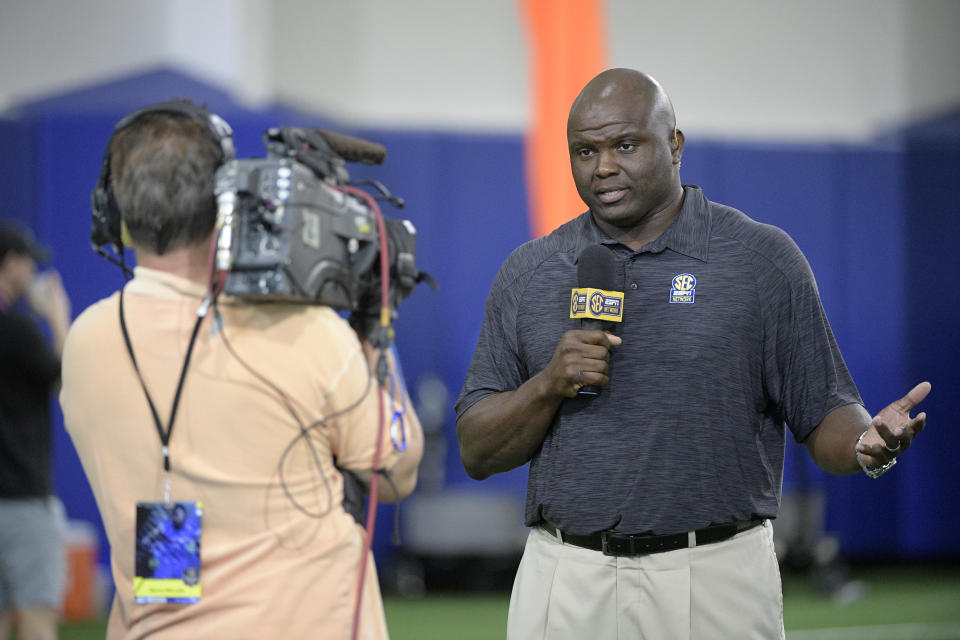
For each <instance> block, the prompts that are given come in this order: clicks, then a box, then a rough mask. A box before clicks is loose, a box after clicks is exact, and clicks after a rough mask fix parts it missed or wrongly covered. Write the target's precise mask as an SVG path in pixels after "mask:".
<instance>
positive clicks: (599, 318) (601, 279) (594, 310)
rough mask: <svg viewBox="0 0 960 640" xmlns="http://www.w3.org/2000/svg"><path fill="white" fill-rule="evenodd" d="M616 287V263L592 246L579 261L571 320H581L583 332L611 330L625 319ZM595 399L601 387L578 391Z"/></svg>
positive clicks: (599, 247)
mask: <svg viewBox="0 0 960 640" xmlns="http://www.w3.org/2000/svg"><path fill="white" fill-rule="evenodd" d="M616 288H617V260H616V258H615V257H614V255H613V252H612V251H610V249H608V248H607V247H605V246H604V245H602V244H593V245H590V246H588V247H586V248H585V249H584V250H583V251H581V252H580V256H579V257H578V258H577V288H576V289H574V290H573V291H572V292H571V299H570V317H571V318H580V328H581V329H600V330H601V331H606V330H610V329H612V328H613V326H614V324H613V323H615V322H621V321H622V320H623V292H622V291H616V290H615V289H616ZM577 393H578V394H580V395H589V396H596V395H599V394H600V387H598V386H596V385H586V386H584V387H581V388H580V390H579V391H578V392H577Z"/></svg>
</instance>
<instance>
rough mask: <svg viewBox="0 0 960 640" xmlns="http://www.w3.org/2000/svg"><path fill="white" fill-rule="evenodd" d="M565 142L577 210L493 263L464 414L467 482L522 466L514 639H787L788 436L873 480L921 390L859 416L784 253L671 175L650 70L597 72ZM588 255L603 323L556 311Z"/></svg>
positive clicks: (670, 119) (902, 443) (762, 232)
mask: <svg viewBox="0 0 960 640" xmlns="http://www.w3.org/2000/svg"><path fill="white" fill-rule="evenodd" d="M567 140H568V145H569V151H570V162H571V166H572V169H573V176H574V181H575V183H576V185H577V190H578V192H579V193H580V196H581V198H583V200H584V202H585V203H586V204H587V205H588V206H589V209H590V210H589V211H588V212H586V213H584V214H582V215H581V216H579V217H578V218H576V219H574V220H572V221H570V222H568V223H567V224H564V225H563V226H561V227H559V228H558V229H556V230H555V231H554V232H553V233H551V234H550V235H548V236H546V237H543V238H539V239H537V240H533V241H531V242H528V243H527V244H525V245H523V246H521V247H520V248H518V249H517V250H516V251H514V252H513V253H512V254H511V255H510V257H509V258H508V259H507V260H506V262H504V264H503V266H502V267H501V268H500V272H499V274H498V275H497V278H496V280H495V282H494V284H493V288H492V290H491V292H490V296H489V298H488V299H487V306H486V312H485V315H484V321H483V327H482V329H481V334H480V338H479V340H478V343H477V348H476V352H475V354H474V358H473V362H472V364H471V366H470V370H469V372H468V374H467V379H466V382H465V383H464V387H463V391H462V392H461V395H460V398H459V399H458V401H457V406H456V410H457V416H458V417H457V433H458V436H459V439H460V454H461V458H462V460H463V463H464V466H465V467H466V470H467V472H468V473H469V474H470V475H471V476H472V477H474V478H477V479H483V478H486V477H488V476H490V475H492V474H494V473H499V472H502V471H507V470H509V469H512V468H515V467H517V466H520V465H522V464H524V463H526V462H527V461H530V475H529V483H528V489H527V505H526V524H527V525H528V526H531V527H533V530H532V531H531V533H530V537H529V538H528V541H527V547H526V549H525V551H524V557H523V560H522V562H521V565H520V569H519V570H518V573H517V579H516V582H515V585H514V591H513V596H512V598H511V604H510V615H509V623H508V633H507V635H508V638H511V639H521V638H551V639H554V640H555V639H557V638H571V639H573V638H578V639H579V638H587V637H590V638H598V639H604V638H618V637H619V638H639V637H644V638H671V639H676V638H733V637H736V638H776V637H780V638H782V637H783V636H784V631H783V620H782V598H781V592H780V576H779V571H778V567H777V560H776V557H775V555H774V552H773V541H772V528H771V526H770V524H769V521H768V519H769V518H773V517H776V515H777V511H778V509H779V502H780V485H781V478H782V472H783V452H784V439H785V435H786V432H785V427H789V429H790V430H791V432H792V434H793V437H794V438H795V439H796V440H797V441H799V442H803V443H804V444H805V445H806V446H807V448H808V450H809V451H810V454H811V456H812V457H813V458H814V460H815V461H816V462H817V464H818V465H819V466H820V467H822V468H823V469H825V470H827V471H830V472H832V473H838V474H849V473H855V472H858V471H861V470H863V471H865V472H866V473H867V474H868V475H871V476H873V477H878V476H879V475H880V474H881V473H883V472H884V471H886V470H887V469H889V468H890V467H891V466H892V465H893V464H894V462H895V458H896V456H897V455H899V454H901V453H902V452H903V451H905V450H906V449H908V448H909V446H910V443H911V441H912V440H913V438H914V437H915V436H916V435H917V434H918V433H919V432H920V431H921V430H922V429H923V426H924V423H925V420H926V416H925V414H923V413H920V414H918V415H917V416H916V417H913V418H911V417H910V410H911V409H912V408H913V407H914V406H915V405H916V404H918V403H919V402H920V401H922V400H923V398H924V397H926V395H927V393H928V392H929V390H930V385H929V383H926V382H924V383H921V384H919V385H917V386H916V387H915V388H914V389H912V390H911V391H910V392H909V393H908V394H907V396H905V397H904V398H902V399H901V400H898V401H897V402H894V403H893V404H891V405H889V406H888V407H886V408H885V409H883V410H882V411H881V412H880V413H879V414H877V415H876V416H875V417H871V416H870V415H869V414H868V413H867V411H866V410H865V409H864V407H863V404H862V401H861V399H860V395H859V393H858V392H857V388H856V386H855V384H854V382H853V380H852V379H851V377H850V374H849V372H848V371H847V368H846V366H845V365H844V362H843V357H842V356H841V354H840V351H839V349H838V348H837V344H836V341H835V340H834V337H833V333H832V332H831V330H830V326H829V323H828V322H827V318H826V316H825V314H824V312H823V308H822V306H821V304H820V299H819V295H818V293H817V287H816V283H815V281H814V277H813V274H812V272H811V271H810V267H809V266H808V264H807V261H806V259H805V258H804V256H803V254H802V253H801V252H800V250H799V249H798V248H797V246H796V244H794V242H793V241H792V240H791V239H790V238H789V237H788V236H787V235H786V234H785V233H784V232H783V231H781V230H780V229H777V228H775V227H771V226H769V225H764V224H760V223H758V222H755V221H753V220H751V219H750V218H748V217H747V216H746V215H744V214H743V213H741V212H740V211H737V210H736V209H733V208H730V207H727V206H724V205H721V204H717V203H714V202H711V201H709V200H708V199H707V198H706V197H705V196H704V194H703V193H702V192H701V191H700V189H699V188H697V187H691V186H683V185H682V184H681V182H680V174H679V168H680V160H681V156H682V154H683V144H684V137H683V133H682V132H681V131H680V130H679V129H677V127H676V121H675V116H674V113H673V107H672V105H671V103H670V100H669V98H668V97H667V96H666V94H665V93H664V91H663V89H662V88H661V87H660V85H659V84H658V83H657V82H656V81H655V80H654V79H653V78H651V77H649V76H647V75H645V74H642V73H639V72H637V71H633V70H629V69H612V70H608V71H605V72H603V73H601V74H600V75H598V76H597V77H596V78H594V79H593V80H592V81H591V82H590V83H588V84H587V86H586V87H585V88H584V89H583V91H582V92H581V93H580V95H579V96H578V97H577V99H576V101H575V102H574V104H573V106H572V108H571V110H570V117H569V120H568V123H567ZM591 245H603V246H605V247H607V248H608V249H609V251H611V252H612V253H613V255H614V258H615V264H616V270H615V275H614V277H615V279H616V280H617V281H618V283H619V286H618V290H621V291H623V292H624V303H623V306H624V308H625V309H626V310H627V311H626V312H625V313H624V314H623V322H622V323H620V324H619V325H618V326H617V327H616V328H615V329H614V330H612V332H607V331H600V330H587V329H580V328H579V323H578V321H577V320H571V319H570V318H569V309H570V291H571V289H572V288H574V287H577V286H578V283H577V260H578V256H580V253H581V251H583V249H584V248H585V247H588V246H591ZM585 385H596V386H599V387H601V389H602V391H601V393H600V395H597V396H584V395H580V394H578V391H580V389H581V388H582V387H583V386H585Z"/></svg>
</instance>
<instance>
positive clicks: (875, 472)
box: [853, 429, 897, 479]
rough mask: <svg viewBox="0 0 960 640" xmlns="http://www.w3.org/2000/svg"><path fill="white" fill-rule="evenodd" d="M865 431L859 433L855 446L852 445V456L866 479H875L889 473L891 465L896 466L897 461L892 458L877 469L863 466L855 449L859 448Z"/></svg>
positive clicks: (858, 452)
mask: <svg viewBox="0 0 960 640" xmlns="http://www.w3.org/2000/svg"><path fill="white" fill-rule="evenodd" d="M867 431H869V429H867ZM867 431H864V432H863V433H861V434H860V437H859V438H857V444H855V445H853V455H854V456H856V458H857V464H859V465H860V468H861V469H863V472H864V473H865V474H867V477H869V478H874V479H876V478H879V477H880V476H882V475H883V474H885V473H886V472H887V471H890V469H892V468H893V465H895V464H897V459H896V458H893V459H892V460H891V461H890V462H888V463H887V464H885V465H882V466H879V467H868V466H867V465H865V464H863V460H862V459H861V458H860V451H859V450H858V449H857V447H859V446H860V441H861V440H863V436H865V435H867Z"/></svg>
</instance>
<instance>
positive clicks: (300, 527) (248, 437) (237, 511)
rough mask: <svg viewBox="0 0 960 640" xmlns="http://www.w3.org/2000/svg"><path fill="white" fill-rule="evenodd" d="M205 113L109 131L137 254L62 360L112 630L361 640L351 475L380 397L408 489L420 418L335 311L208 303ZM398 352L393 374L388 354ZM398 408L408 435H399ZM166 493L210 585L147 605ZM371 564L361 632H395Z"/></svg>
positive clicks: (393, 479) (210, 201)
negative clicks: (110, 592) (109, 587)
mask: <svg viewBox="0 0 960 640" xmlns="http://www.w3.org/2000/svg"><path fill="white" fill-rule="evenodd" d="M185 105H189V103H185ZM185 108H186V107H185ZM193 108H194V109H195V110H196V112H197V113H199V114H203V115H202V116H201V117H191V116H187V115H184V114H182V113H175V112H168V111H164V110H162V109H160V110H150V109H148V110H144V111H142V112H137V113H139V114H140V115H134V116H133V117H132V119H131V118H130V117H128V119H125V120H124V121H121V123H120V124H119V125H118V127H117V129H116V130H115V131H114V135H113V136H112V137H111V141H110V143H109V145H108V149H107V157H106V159H105V163H104V167H105V171H107V172H108V175H107V179H108V182H109V184H108V185H107V186H108V187H109V188H110V190H111V191H112V197H113V198H114V199H115V202H116V206H117V208H118V209H119V211H120V213H121V214H122V221H123V237H124V240H125V243H126V244H130V245H131V246H132V247H133V249H134V251H135V253H136V257H137V267H136V268H135V269H134V277H133V279H132V280H130V281H129V282H128V283H127V284H126V285H125V287H124V288H123V289H121V291H120V292H118V293H115V294H114V295H112V296H110V297H109V298H107V299H104V300H101V301H99V302H97V303H95V304H94V305H92V306H91V307H90V308H88V309H87V310H86V311H85V312H84V313H83V314H82V315H81V316H80V317H79V318H78V319H77V321H76V322H75V323H74V325H73V327H72V329H71V331H70V333H69V335H68V338H67V343H66V346H65V351H64V357H63V389H62V393H61V398H60V401H61V405H62V407H63V413H64V418H65V423H66V427H67V430H68V431H69V433H70V435H71V437H72V438H73V442H74V445H75V446H76V448H77V451H78V453H79V455H80V459H81V461H82V463H83V466H84V470H85V471H86V474H87V477H88V479H89V481H90V484H91V486H92V488H93V492H94V494H95V496H96V499H97V504H98V506H99V509H100V514H101V516H102V518H103V522H104V525H105V528H106V531H107V535H108V537H109V542H110V552H111V569H112V573H113V579H114V582H115V584H116V588H117V591H116V596H115V598H114V601H113V608H112V611H111V615H110V621H109V626H108V632H107V637H108V638H140V637H145V636H150V637H153V635H154V634H157V635H158V637H175V638H178V639H183V638H204V639H206V638H263V637H283V638H307V637H312V638H347V637H349V634H350V629H351V619H352V616H353V614H354V598H355V591H356V587H357V584H358V580H359V573H360V572H359V571H358V568H359V567H360V566H361V560H360V559H361V553H362V551H363V549H364V545H363V529H362V528H361V527H360V526H359V525H358V524H357V522H356V521H355V520H354V518H353V517H351V516H350V515H348V513H347V512H346V511H345V509H344V506H343V501H344V484H345V480H344V478H345V475H344V474H343V473H342V472H341V469H346V470H350V471H351V472H352V475H353V476H355V477H357V478H359V479H360V481H361V483H362V484H365V485H366V486H367V487H369V483H370V479H371V477H372V474H373V459H374V452H375V449H376V448H377V442H376V440H377V434H378V420H380V418H381V416H380V414H379V412H380V410H381V408H380V403H379V400H383V413H384V414H385V415H386V416H387V417H386V418H384V419H385V420H387V421H388V422H387V428H385V429H384V430H383V432H382V433H383V438H382V444H381V446H382V452H383V455H382V458H381V459H380V464H379V466H378V467H377V469H379V470H380V472H379V473H380V476H381V477H380V479H381V480H382V481H381V482H380V483H379V491H378V497H379V499H380V500H384V501H396V500H400V499H402V498H404V497H406V496H407V495H408V494H409V493H410V492H411V491H412V490H413V488H414V486H415V485H416V479H417V465H418V463H419V461H420V457H421V454H422V447H423V445H422V442H423V440H422V433H421V430H420V424H419V421H418V419H417V417H416V415H415V414H414V412H413V410H412V409H411V408H410V407H411V403H410V402H409V401H408V400H407V401H405V402H404V399H402V398H401V397H399V396H400V393H402V392H397V393H394V397H392V398H391V397H388V396H389V394H388V392H386V391H381V390H380V389H379V388H378V386H377V383H376V380H374V378H373V376H372V374H371V371H373V370H374V363H375V361H376V357H377V352H375V351H374V349H373V348H372V347H370V345H369V344H368V343H367V342H366V341H365V340H363V339H358V336H357V335H356V334H355V333H354V331H353V330H352V329H351V328H350V326H349V324H348V323H347V321H345V320H344V319H342V318H341V317H340V316H339V315H337V313H336V312H335V311H334V310H333V309H331V308H329V307H327V306H321V305H306V304H287V303H270V304H251V303H249V302H245V301H242V300H240V299H237V298H231V297H229V296H221V297H220V298H219V300H218V301H217V303H216V304H215V305H213V307H212V308H210V309H209V313H204V312H205V311H206V310H207V305H208V303H209V302H210V300H211V298H210V296H209V295H208V294H209V289H210V281H211V273H210V268H211V238H212V233H213V230H214V226H215V220H216V205H215V201H214V196H213V184H214V174H215V172H216V170H217V168H218V166H219V165H220V164H221V163H222V162H224V161H225V160H227V159H228V158H227V157H225V155H226V152H225V151H224V144H223V142H224V141H223V140H222V139H218V138H217V137H216V135H212V134H211V127H210V126H208V125H209V123H208V122H205V121H204V117H206V116H207V115H208V114H206V112H205V111H201V110H200V109H198V108H195V107H193ZM214 117H215V116H214ZM221 122H222V121H221ZM231 150H232V147H231ZM388 364H389V371H390V374H391V375H392V376H397V375H398V374H397V369H396V366H395V362H394V361H393V358H392V356H390V354H388ZM394 386H395V387H401V385H394ZM378 394H382V396H383V397H382V398H378ZM401 407H405V408H404V409H401ZM401 411H402V412H403V413H402V417H401V418H400V422H401V424H402V428H403V429H404V433H403V438H402V439H403V441H404V444H405V445H406V446H405V447H403V446H398V445H397V440H398V438H397V437H396V433H395V429H394V436H395V437H394V438H391V429H390V428H389V427H390V426H391V425H390V423H389V416H390V415H394V414H395V413H399V412H401ZM394 426H395V425H394ZM167 465H169V472H167V471H165V467H166V466H167ZM150 501H153V502H150ZM161 501H162V502H161ZM144 504H146V505H147V509H143V510H141V508H140V507H141V505H144ZM156 504H166V505H167V506H168V507H172V505H180V504H189V505H191V507H190V509H189V512H190V513H191V514H195V515H196V516H199V514H202V523H201V522H200V520H201V518H199V517H196V518H195V520H196V523H194V524H189V523H190V522H191V521H188V524H186V525H184V524H183V522H184V518H185V517H186V516H185V513H184V512H178V514H179V518H177V519H175V520H173V521H172V522H173V524H172V525H171V522H170V521H167V522H159V523H157V522H154V523H152V524H151V526H152V529H150V535H151V536H152V538H153V541H154V543H155V542H156V538H157V536H160V535H163V532H164V531H168V532H169V531H176V532H177V535H178V536H179V537H180V538H184V539H185V540H186V542H182V543H181V542H176V540H175V538H176V536H172V535H168V536H167V538H168V539H167V540H166V541H165V543H164V544H165V545H167V546H170V545H174V544H177V545H179V546H180V547H181V549H180V553H181V555H183V554H186V555H189V554H190V553H194V554H197V555H198V556H199V577H198V576H197V573H198V569H197V566H196V565H190V562H185V563H183V564H185V565H187V568H186V569H184V578H183V582H184V583H185V584H187V585H190V587H191V588H192V586H193V584H194V583H196V582H197V580H198V579H199V586H202V595H199V599H198V600H197V601H195V602H193V603H191V604H171V602H182V600H181V601H178V600H176V599H168V600H166V601H164V600H163V598H156V599H154V600H152V601H150V602H152V603H149V604H140V603H139V602H143V600H139V601H138V600H137V598H135V591H136V588H137V584H138V583H139V581H140V580H141V578H140V577H138V576H139V572H140V571H141V567H148V568H149V567H150V566H153V565H151V563H150V560H151V559H150V558H149V557H148V558H146V560H144V561H143V562H141V560H143V558H142V557H141V548H140V546H139V542H138V541H139V539H140V532H141V531H144V530H147V528H146V527H145V526H141V524H142V523H140V522H139V521H137V520H136V518H137V513H138V512H140V511H142V512H144V513H146V512H148V510H149V508H150V505H156ZM170 512H171V513H173V511H172V509H171V511H170ZM149 513H153V514H155V513H156V510H155V509H154V510H153V511H149ZM191 517H194V516H191ZM185 531H186V532H187V533H184V532H185ZM193 531H196V534H195V536H196V540H195V544H194V533H193ZM201 540H202V541H201ZM154 546H155V547H157V546H158V545H156V544H154ZM183 549H186V551H183ZM173 553H174V552H170V554H171V557H172V554H173ZM148 555H149V554H148ZM365 562H366V565H365V566H366V579H365V580H364V589H363V596H362V606H361V608H360V616H361V617H360V623H359V636H360V637H362V638H385V637H387V630H386V623H385V619H384V614H383V607H382V603H381V600H380V593H379V589H378V586H377V579H376V574H375V572H374V567H373V556H372V554H369V552H368V553H367V557H366V559H365ZM156 564H157V562H154V565H156ZM155 577H156V576H155ZM161 584H165V583H161ZM191 593H194V592H191ZM195 593H197V594H199V593H200V592H199V591H197V592H195Z"/></svg>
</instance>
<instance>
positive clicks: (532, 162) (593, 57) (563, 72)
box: [519, 0, 606, 237]
mask: <svg viewBox="0 0 960 640" xmlns="http://www.w3.org/2000/svg"><path fill="white" fill-rule="evenodd" d="M519 2H520V4H521V10H522V12H523V15H524V19H525V21H526V26H527V33H528V34H529V42H530V72H531V79H530V83H531V87H532V91H531V119H530V128H529V130H528V133H527V137H526V141H525V166H526V175H527V191H528V194H529V207H530V228H531V231H532V233H533V235H534V237H539V236H542V235H546V234H547V233H550V231H552V230H553V229H555V228H557V227H558V226H560V225H561V224H563V223H564V222H566V221H567V220H570V219H572V218H574V217H575V216H577V215H578V214H580V213H582V212H583V211H584V210H585V209H586V206H585V205H584V204H583V201H582V200H580V196H579V195H578V194H577V190H576V187H575V186H574V184H573V178H572V177H571V174H570V156H569V153H568V151H567V115H568V113H569V111H570V105H571V104H572V103H573V100H574V98H576V97H577V94H578V93H579V92H580V89H582V88H583V86H584V85H585V84H586V83H587V82H588V81H589V80H590V79H591V78H592V77H593V76H595V75H596V74H598V73H599V72H600V71H602V70H603V69H604V68H605V64H606V62H605V61H606V47H605V28H604V16H603V0H519Z"/></svg>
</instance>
